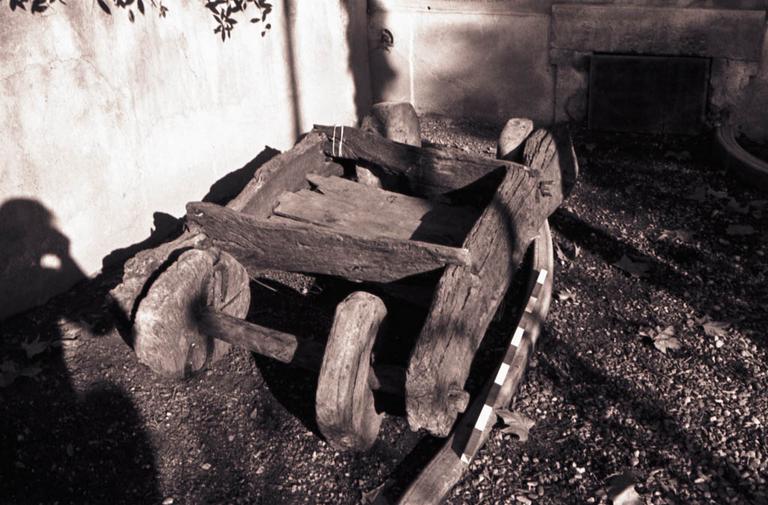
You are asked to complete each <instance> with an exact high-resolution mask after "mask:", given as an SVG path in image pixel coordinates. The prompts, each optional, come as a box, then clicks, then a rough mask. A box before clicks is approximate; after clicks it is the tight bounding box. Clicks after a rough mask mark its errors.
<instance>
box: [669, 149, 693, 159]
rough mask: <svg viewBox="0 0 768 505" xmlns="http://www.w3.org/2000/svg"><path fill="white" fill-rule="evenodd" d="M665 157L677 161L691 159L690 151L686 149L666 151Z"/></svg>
mask: <svg viewBox="0 0 768 505" xmlns="http://www.w3.org/2000/svg"><path fill="white" fill-rule="evenodd" d="M664 157H665V158H672V159H675V160H677V161H687V160H690V159H691V153H689V152H688V151H667V152H665V153H664Z"/></svg>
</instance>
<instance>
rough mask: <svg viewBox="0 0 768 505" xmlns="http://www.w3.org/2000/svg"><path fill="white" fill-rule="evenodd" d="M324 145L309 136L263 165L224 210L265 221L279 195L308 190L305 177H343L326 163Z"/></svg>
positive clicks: (315, 136) (315, 135)
mask: <svg viewBox="0 0 768 505" xmlns="http://www.w3.org/2000/svg"><path fill="white" fill-rule="evenodd" d="M324 141H325V137H323V136H322V135H320V134H318V133H314V132H310V133H308V134H307V135H306V136H305V137H304V138H303V139H302V140H301V141H300V142H299V143H297V144H296V145H295V146H293V148H292V149H290V150H288V151H286V152H284V153H282V154H279V155H277V156H275V157H274V158H272V159H271V160H270V161H268V162H267V163H265V164H264V166H262V167H261V168H260V169H259V170H258V171H257V172H256V173H255V174H254V176H253V179H251V181H250V182H249V183H248V185H246V187H245V188H244V189H243V191H241V192H240V194H239V195H238V196H237V197H236V198H235V199H234V200H232V201H231V202H230V203H229V205H227V207H228V208H230V209H232V210H236V211H239V212H243V213H245V214H249V215H251V216H255V217H260V218H266V217H269V215H270V214H271V213H272V209H273V208H274V207H275V205H276V204H277V197H278V196H280V194H282V193H283V192H286V191H298V190H299V189H302V188H308V187H309V185H308V184H307V181H306V176H307V174H308V173H317V174H321V175H343V173H344V169H343V168H342V166H341V165H339V164H338V163H334V162H333V161H330V160H328V157H327V156H326V155H325V153H324V152H323V143H324Z"/></svg>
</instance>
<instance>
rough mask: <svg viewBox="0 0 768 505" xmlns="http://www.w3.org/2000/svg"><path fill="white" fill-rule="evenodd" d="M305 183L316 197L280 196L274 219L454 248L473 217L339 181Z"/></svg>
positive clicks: (323, 179)
mask: <svg viewBox="0 0 768 505" xmlns="http://www.w3.org/2000/svg"><path fill="white" fill-rule="evenodd" d="M308 179H309V180H310V181H311V182H312V184H314V185H316V186H317V190H318V191H319V192H318V191H307V190H301V191H299V192H298V193H284V194H283V195H282V196H280V198H279V204H278V206H277V208H276V209H275V210H274V214H275V215H277V216H282V217H288V218H291V219H295V220H297V221H300V222H305V223H311V224H315V225H319V226H324V227H326V228H331V229H334V230H337V231H341V232H345V233H353V234H355V233H359V234H364V235H368V236H372V237H375V236H380V237H390V238H400V239H413V240H421V241H425V242H432V243H435V244H443V245H460V244H461V243H462V242H463V240H464V238H465V237H466V235H467V233H468V232H469V230H470V229H471V227H472V224H473V223H474V221H475V220H476V219H477V216H478V214H479V213H478V212H477V211H475V210H474V209H473V208H471V207H452V206H448V205H444V204H439V203H436V202H430V201H429V200H425V199H422V198H414V197H409V196H406V195H403V194H400V193H394V192H391V191H384V190H381V189H378V188H372V187H369V186H365V185H362V184H358V183H356V182H352V181H348V180H346V179H342V178H339V177H320V176H311V175H310V176H308ZM321 193H322V194H321Z"/></svg>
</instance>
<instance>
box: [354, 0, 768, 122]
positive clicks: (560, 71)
mask: <svg viewBox="0 0 768 505" xmlns="http://www.w3.org/2000/svg"><path fill="white" fill-rule="evenodd" d="M616 7H618V8H616ZM369 9H370V10H371V15H370V21H369V35H368V36H369V51H370V54H371V59H370V65H371V76H372V89H373V98H374V101H376V100H410V101H411V102H413V103H414V105H415V106H416V109H417V110H418V111H419V112H422V113H424V112H439V113H444V114H449V115H453V116H465V117H476V118H484V119H488V120H491V121H496V122H499V123H500V122H502V121H504V120H506V119H507V118H509V117H510V116H527V117H530V118H532V119H533V120H534V121H535V122H536V123H538V124H548V123H551V122H553V121H555V120H557V121H560V120H568V119H574V118H576V119H582V118H583V115H584V111H585V104H584V103H583V102H584V99H585V96H586V86H587V75H588V66H587V65H585V64H582V60H584V56H586V55H588V54H590V51H607V52H610V51H618V52H633V51H640V52H645V51H646V50H647V52H649V53H653V51H654V48H660V49H659V50H661V51H662V54H697V55H702V56H709V57H714V59H715V61H714V64H713V76H712V79H711V95H710V96H711V102H710V105H711V109H712V110H711V113H712V114H713V116H715V117H718V118H719V117H723V118H736V117H738V116H739V113H740V112H742V111H745V110H749V107H747V106H744V105H742V104H744V103H746V102H748V101H752V102H754V101H759V102H760V103H765V101H768V98H765V97H766V91H768V62H766V60H765V58H766V57H767V56H768V49H765V48H763V50H762V54H763V56H762V60H763V61H762V63H760V59H761V57H760V54H761V44H763V45H764V44H765V42H764V39H763V34H762V31H763V30H764V29H765V19H764V18H765V16H764V14H765V9H766V4H765V2H764V0H582V1H578V0H485V1H483V0H369ZM553 12H559V13H560V14H561V15H560V19H559V20H560V21H561V22H560V23H558V22H557V21H558V19H555V18H553V15H552V13H553ZM568 13H575V14H576V15H577V16H576V17H577V18H578V19H576V20H575V21H574V22H572V23H570V24H568V23H566V22H563V16H564V14H568ZM579 16H580V17H579ZM571 17H573V16H571ZM569 19H570V18H569ZM761 27H762V28H761ZM571 28H572V29H571ZM590 37H591V38H590ZM633 41H641V42H642V44H635V45H634V46H633V45H632V42H633ZM561 48H565V49H561ZM669 48H674V50H670V49H669ZM759 64H760V65H761V71H760V72H758V65H759ZM753 97H754V99H753ZM761 100H762V101H761ZM569 105H571V107H570V109H572V110H570V109H569ZM755 121H757V122H761V121H762V123H763V124H765V128H768V122H766V120H765V119H764V118H761V119H760V120H755Z"/></svg>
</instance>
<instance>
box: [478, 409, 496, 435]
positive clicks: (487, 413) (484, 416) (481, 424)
mask: <svg viewBox="0 0 768 505" xmlns="http://www.w3.org/2000/svg"><path fill="white" fill-rule="evenodd" d="M491 414H493V407H491V406H490V405H483V410H481V411H480V415H479V416H477V422H476V423H475V429H476V430H480V431H483V430H485V425H486V424H488V418H489V417H491Z"/></svg>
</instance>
